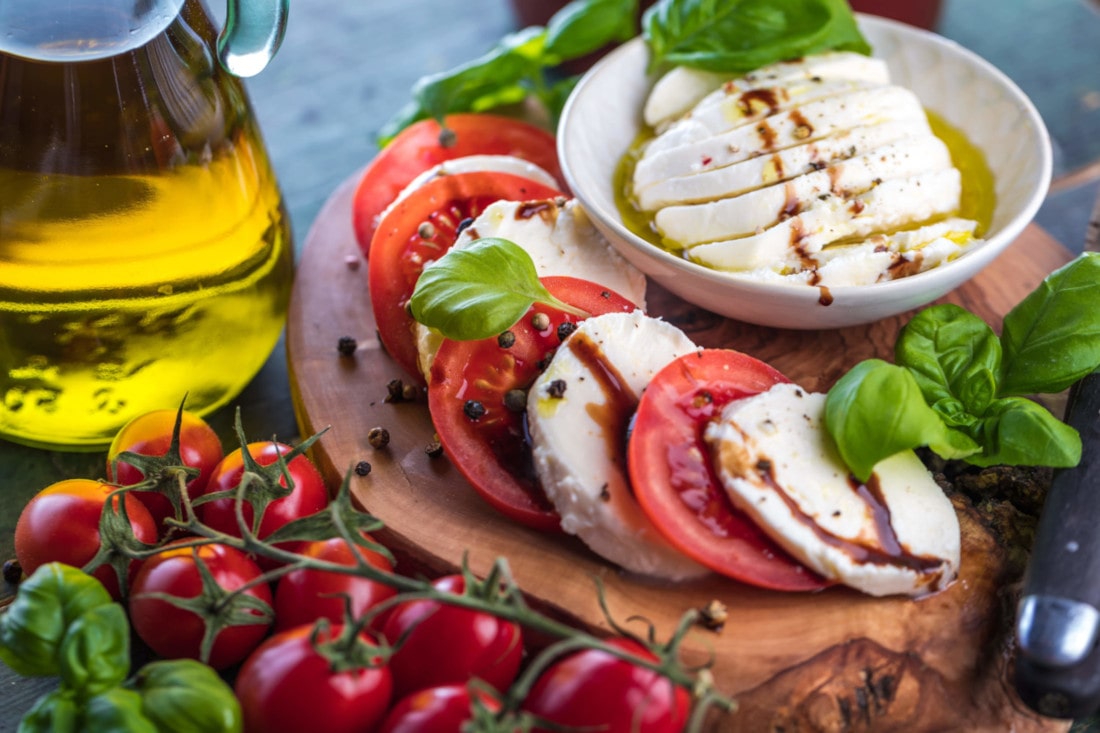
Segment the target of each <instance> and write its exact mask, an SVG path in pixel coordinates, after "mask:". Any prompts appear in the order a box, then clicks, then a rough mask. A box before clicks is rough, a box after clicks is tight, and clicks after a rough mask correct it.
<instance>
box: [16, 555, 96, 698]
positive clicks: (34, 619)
mask: <svg viewBox="0 0 1100 733" xmlns="http://www.w3.org/2000/svg"><path fill="white" fill-rule="evenodd" d="M113 603H114V601H112V600H111V596H110V594H108V593H107V590H106V589H105V588H104V587H103V584H102V583H100V582H99V581H98V580H96V579H95V578H93V577H91V576H90V575H87V574H86V573H84V572H82V571H80V570H78V569H77V568H74V567H70V566H68V565H62V564H61V563H47V564H46V565H43V566H41V567H40V568H38V569H37V570H35V571H34V573H33V574H32V575H31V576H30V577H29V578H27V579H26V580H24V581H23V582H22V583H21V584H20V586H19V591H18V593H16V596H15V600H14V601H12V604H11V606H10V607H9V608H8V610H7V611H6V612H5V613H4V614H3V615H0V659H2V660H3V661H4V663H5V664H7V665H8V666H9V667H11V668H12V669H13V670H15V671H16V672H17V673H19V674H21V675H26V676H37V677H41V676H52V675H57V674H59V673H60V670H61V667H60V665H59V663H58V657H59V654H60V650H61V645H62V643H63V642H64V640H65V634H66V633H67V632H68V630H69V626H70V625H71V624H72V623H73V622H75V621H76V620H77V619H78V618H80V617H81V616H83V615H84V614H85V613H87V612H89V611H91V610H92V609H95V608H99V607H101V606H107V605H111V604H113Z"/></svg>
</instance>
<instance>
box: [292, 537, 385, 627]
mask: <svg viewBox="0 0 1100 733" xmlns="http://www.w3.org/2000/svg"><path fill="white" fill-rule="evenodd" d="M368 539H369V538H368ZM357 549H358V551H359V552H360V553H362V555H363V559H364V560H366V561H367V562H368V563H369V564H370V565H373V566H374V567H376V568H378V569H379V570H385V571H387V572H390V571H392V570H393V563H391V562H390V561H389V559H387V558H386V557H385V556H384V555H381V554H379V553H377V552H372V551H371V550H368V549H366V548H363V547H359V548H357ZM298 552H299V553H300V554H302V555H305V556H306V557H311V558H314V559H316V560H324V561H326V562H332V563H339V564H341V565H348V566H353V565H355V564H356V559H355V554H354V551H353V550H352V549H351V547H350V546H349V545H348V543H347V542H346V541H344V540H343V539H342V538H339V537H336V538H333V539H330V540H324V541H317V542H309V543H307V544H306V545H304V546H302V547H300V548H299V550H298ZM396 593H397V591H396V590H394V589H393V588H391V587H390V586H388V585H386V584H384V583H379V582H377V581H374V580H370V579H369V578H364V577H361V576H357V575H344V574H342V573H333V572H329V571H326V570H312V569H309V568H299V569H297V570H292V571H290V572H289V573H287V574H286V575H284V576H283V577H282V578H280V579H279V583H278V585H277V586H276V587H275V628H276V630H277V631H283V630H285V629H290V628H293V627H295V626H300V625H302V624H313V623H314V622H315V621H316V620H317V619H319V618H327V619H328V620H329V621H332V622H333V623H334V624H338V623H343V622H344V603H345V597H346V598H348V599H350V601H351V613H352V615H353V617H354V618H358V617H360V616H361V615H362V614H363V612H365V611H367V610H368V609H370V608H372V607H374V606H376V605H378V604H379V603H381V602H382V601H384V600H386V599H387V598H389V597H391V596H393V595H395V594H396Z"/></svg>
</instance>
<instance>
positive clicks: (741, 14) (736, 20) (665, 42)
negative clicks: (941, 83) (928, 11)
mask: <svg viewBox="0 0 1100 733" xmlns="http://www.w3.org/2000/svg"><path fill="white" fill-rule="evenodd" d="M642 28H643V33H644V35H645V38H646V43H647V44H648V46H649V50H650V67H651V69H653V68H657V67H659V66H661V65H663V64H683V65H686V66H693V67H695V68H700V69H707V70H710V71H725V72H731V73H744V72H748V71H752V70H753V69H757V68H760V67H761V66H765V65H767V64H771V63H774V62H776V61H782V60H784V59H792V58H797V57H800V56H806V55H809V54H813V53H818V52H821V51H825V50H829V49H835V50H848V51H856V52H859V53H870V50H871V49H870V46H869V45H868V44H867V41H866V40H865V39H864V38H863V36H862V35H861V34H860V32H859V29H858V27H857V25H856V22H855V19H854V16H853V15H852V11H851V9H850V8H849V7H848V4H847V3H846V2H845V1H844V0H662V1H661V2H659V3H657V4H656V5H654V6H653V7H652V8H650V9H649V10H648V11H646V14H645V16H644V17H643V19H642Z"/></svg>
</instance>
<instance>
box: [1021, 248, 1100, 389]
mask: <svg viewBox="0 0 1100 733" xmlns="http://www.w3.org/2000/svg"><path fill="white" fill-rule="evenodd" d="M1098 288H1100V253H1096V252H1086V253H1084V254H1082V255H1081V256H1079V257H1077V258H1076V259H1075V260H1073V261H1072V262H1070V263H1069V264H1067V265H1066V266H1064V267H1062V268H1060V269H1058V270H1056V271H1054V272H1053V273H1051V274H1050V275H1048V276H1047V277H1046V279H1045V280H1043V282H1042V283H1040V285H1039V287H1038V288H1036V289H1035V290H1034V291H1033V292H1032V293H1031V294H1030V295H1028V296H1027V297H1026V298H1024V299H1023V300H1022V301H1021V302H1020V303H1019V304H1018V305H1017V306H1016V307H1015V308H1013V309H1012V310H1011V311H1009V312H1008V315H1006V316H1005V319H1004V328H1003V329H1002V333H1001V342H1002V344H1003V346H1004V359H1003V361H1002V365H1001V377H1000V394H1001V395H1027V394H1037V393H1054V392H1061V391H1062V390H1063V389H1065V388H1067V387H1069V386H1070V385H1071V384H1073V383H1074V382H1076V381H1077V380H1078V379H1081V378H1082V377H1084V376H1085V375H1086V374H1089V373H1091V372H1092V371H1094V370H1095V369H1096V368H1097V366H1098V365H1100V308H1097V293H1098V292H1100V290H1098Z"/></svg>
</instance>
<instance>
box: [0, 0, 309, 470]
mask: <svg viewBox="0 0 1100 733" xmlns="http://www.w3.org/2000/svg"><path fill="white" fill-rule="evenodd" d="M84 4H85V5H92V6H94V5H95V4H96V3H95V2H94V0H86V2H85V3H84ZM131 4H132V5H135V7H137V6H141V5H142V3H140V2H139V3H136V4H135V3H131ZM18 5H25V6H27V7H28V8H32V9H33V8H35V7H39V6H41V7H42V8H44V10H43V12H46V11H47V10H50V9H51V8H50V6H51V5H53V3H50V2H38V1H37V0H36V2H33V3H30V2H28V3H18ZM145 5H151V3H149V2H146V3H145ZM71 7H75V8H80V7H83V6H82V5H81V4H80V3H79V2H78V3H74V4H73V5H72V6H71ZM176 9H178V10H179V12H178V14H177V13H175V12H169V13H168V14H167V15H165V16H164V20H163V23H162V24H161V25H160V26H159V27H156V28H154V29H153V31H152V32H149V31H148V30H146V31H145V36H148V37H147V38H146V37H142V36H141V34H138V33H134V32H133V28H130V29H129V30H127V24H126V23H125V22H123V23H121V24H120V26H119V27H121V28H122V30H121V31H117V32H116V31H115V30H113V27H112V28H106V27H105V28H99V27H95V24H96V23H102V24H105V25H106V24H110V23H117V20H118V19H117V18H111V17H109V16H110V14H109V13H104V12H93V13H89V17H88V20H87V24H88V25H87V27H86V31H87V32H86V33H85V34H83V35H82V37H81V38H78V39H67V41H66V43H64V44H60V43H57V42H55V41H52V40H51V39H49V38H47V37H45V35H44V36H43V38H41V39H39V40H38V41H37V42H36V41H35V40H34V39H31V40H30V41H28V40H27V38H26V37H24V38H23V41H24V47H21V48H15V49H14V50H13V49H12V47H11V46H7V47H5V42H4V41H3V40H0V437H4V438H7V439H10V440H13V441H17V442H21V443H25V444H29V445H39V446H50V447H65V448H68V449H95V448H100V447H103V446H105V445H106V444H108V443H109V442H110V440H111V438H112V437H113V435H114V433H115V432H116V431H117V430H118V429H119V428H120V427H121V426H122V425H123V424H124V423H125V422H126V421H127V420H128V419H129V418H131V417H133V416H134V415H136V414H139V413H141V412H144V411H147V410H152V409H159V408H165V407H168V408H172V407H175V406H178V405H179V404H180V402H181V400H182V399H183V398H184V396H185V394H186V396H187V407H188V409H190V410H193V411H196V412H198V413H200V414H202V413H207V412H209V411H211V410H213V409H215V408H217V407H219V406H221V405H223V404H225V403H226V402H228V401H229V400H231V399H232V398H233V397H235V396H236V395H237V394H238V393H239V391H240V390H241V389H242V388H243V387H244V386H245V385H246V384H247V383H248V382H249V381H250V379H251V378H252V377H253V376H254V375H255V373H256V372H257V371H258V370H259V368H260V367H261V366H262V364H263V363H264V361H265V360H266V359H267V357H268V355H269V354H270V352H271V350H272V348H273V347H274V345H275V343H276V341H277V340H278V337H279V333H280V331H281V329H282V326H283V323H284V320H285V315H286V308H287V303H288V300H289V292H290V285H291V279H292V270H293V249H292V244H291V237H290V227H289V222H288V220H287V216H286V214H285V211H284V209H283V206H282V199H281V195H280V192H279V189H278V185H277V182H276V180H275V177H274V175H273V172H272V170H271V166H270V164H269V161H268V158H267V153H266V151H265V149H264V145H263V141H262V139H261V137H260V133H259V130H258V128H257V126H256V124H255V121H254V118H253V114H252V111H251V109H250V107H249V102H248V100H247V97H246V95H245V92H244V89H243V87H242V85H241V83H240V81H239V80H238V79H237V78H235V77H233V76H232V75H230V74H228V73H226V72H225V71H224V70H223V69H222V68H221V67H220V66H219V64H218V62H217V59H216V57H215V52H214V42H215V36H216V34H217V32H216V30H215V28H214V27H213V25H212V24H211V21H210V16H209V15H208V14H207V12H206V9H205V8H204V7H203V6H202V4H201V2H200V0H187V1H186V2H185V3H183V4H182V8H180V4H179V2H178V0H177V2H176ZM52 10H53V12H55V13H56V12H61V11H59V9H58V8H52ZM28 12H33V10H30V11H28ZM5 22H7V21H6V20H5V19H2V18H0V24H3V23H5ZM20 27H21V28H25V29H26V32H27V33H32V32H39V31H41V32H42V33H43V34H45V33H46V32H47V31H48V29H49V28H50V27H51V26H50V24H49V23H47V22H46V21H45V19H42V20H41V22H38V23H27V24H25V26H20ZM144 28H146V29H147V28H148V26H144ZM9 31H10V27H8V28H0V36H3V35H4V34H7V38H8V39H9V41H10V38H11V33H10V32H9ZM112 34H114V35H112ZM134 37H136V38H137V44H138V45H133V44H134ZM120 38H121V40H120ZM116 42H117V43H116ZM27 48H30V49H31V50H30V51H28V50H26V49H27ZM8 51H11V52H10V53H9V52H8ZM16 53H18V54H19V55H16Z"/></svg>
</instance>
